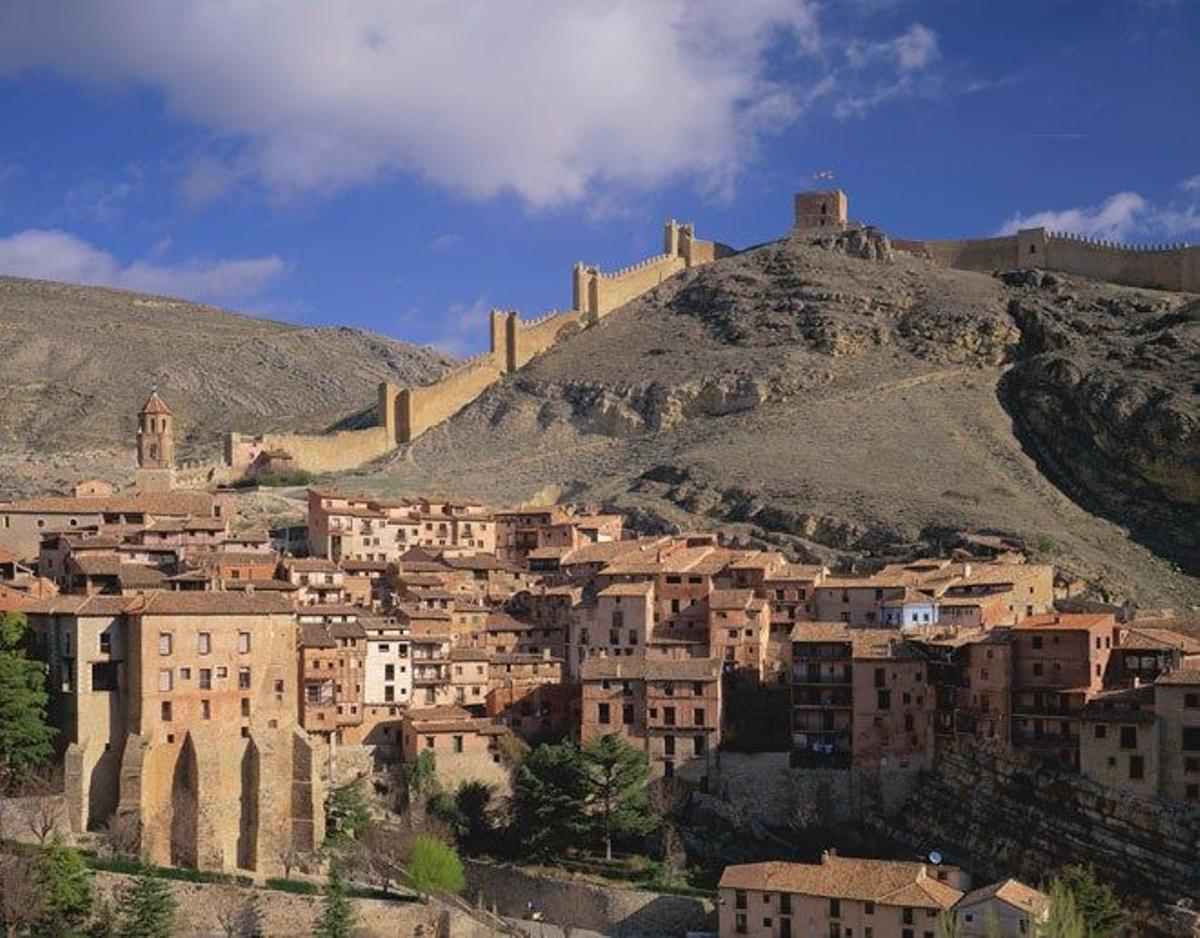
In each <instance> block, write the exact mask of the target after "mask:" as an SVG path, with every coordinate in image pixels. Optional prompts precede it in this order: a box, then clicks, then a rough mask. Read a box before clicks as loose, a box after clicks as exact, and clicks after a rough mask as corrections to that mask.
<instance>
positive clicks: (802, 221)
mask: <svg viewBox="0 0 1200 938" xmlns="http://www.w3.org/2000/svg"><path fill="white" fill-rule="evenodd" d="M849 212H850V200H849V198H847V196H846V193H844V192H843V191H842V190H841V189H830V190H828V191H827V192H797V193H796V224H795V227H796V228H831V227H832V228H844V227H845V226H846V222H847V220H848V217H849Z"/></svg>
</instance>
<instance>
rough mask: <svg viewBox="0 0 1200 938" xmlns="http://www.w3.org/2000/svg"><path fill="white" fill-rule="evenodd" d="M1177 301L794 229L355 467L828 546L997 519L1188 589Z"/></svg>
mask: <svg viewBox="0 0 1200 938" xmlns="http://www.w3.org/2000/svg"><path fill="white" fill-rule="evenodd" d="M1189 299H1190V298H1188V297H1184V296H1179V295H1173V294H1166V293H1156V292H1153V291H1145V290H1135V289H1128V288H1122V287H1116V286H1112V285H1108V284H1101V283H1095V282H1089V281H1085V280H1081V279H1073V278H1068V277H1064V276H1061V275H1057V274H1041V273H1025V272H1017V273H1009V274H1007V275H1004V276H1001V277H992V276H987V275H983V274H975V273H968V272H962V271H951V270H944V269H940V268H937V267H935V266H933V265H931V264H929V263H927V262H925V261H921V260H918V259H916V258H911V257H907V256H902V255H894V256H893V254H892V252H891V251H890V248H889V246H888V244H887V241H886V238H885V237H883V236H882V235H877V234H874V233H861V232H858V233H852V234H850V235H847V236H842V237H837V238H832V237H827V238H825V239H823V240H819V241H812V240H809V239H803V240H798V239H795V238H793V239H788V240H784V241H780V242H775V243H772V244H768V245H765V246H762V247H759V248H756V249H754V250H751V251H747V252H745V253H743V254H740V255H737V256H735V257H731V258H728V259H726V260H723V261H719V262H717V263H715V264H713V265H711V266H707V267H703V268H699V269H697V270H693V271H689V272H686V273H684V274H681V275H679V276H678V277H675V278H673V279H672V280H670V281H668V282H666V283H664V284H663V285H661V286H660V287H659V288H657V289H656V290H654V291H652V292H651V293H649V294H647V295H645V296H643V297H642V298H640V299H639V300H637V301H635V302H633V303H631V304H629V305H628V306H627V307H625V309H624V310H622V311H620V312H617V313H615V314H613V315H611V316H608V317H606V318H605V319H604V320H603V321H602V322H600V323H599V324H598V325H596V326H594V327H592V328H589V329H587V330H585V331H584V332H583V333H581V334H579V335H577V336H575V337H573V338H572V339H570V340H569V341H567V342H565V343H563V344H562V345H560V346H558V347H556V348H554V349H552V350H550V351H549V352H547V353H546V354H544V355H542V356H540V357H539V358H538V359H536V360H535V361H534V362H532V363H531V364H530V365H529V366H528V367H527V368H525V369H524V370H523V371H522V372H520V373H518V374H517V375H514V376H512V377H510V378H509V379H507V380H506V381H505V382H504V383H502V384H501V385H498V386H496V387H494V388H493V389H491V390H490V391H489V392H488V393H487V394H485V395H484V396H483V397H482V398H480V399H479V400H478V401H477V402H475V403H474V404H473V405H471V406H470V407H468V408H467V409H466V410H464V411H463V412H461V413H460V414H459V415H458V416H457V417H455V418H454V419H452V420H451V421H449V422H448V423H447V424H445V425H443V426H441V427H438V428H435V429H434V430H432V431H430V432H429V433H428V434H426V435H425V436H424V437H422V438H421V439H419V440H418V441H416V442H415V443H414V444H413V445H411V446H410V447H407V448H406V449H405V450H403V451H401V452H400V453H398V454H397V456H396V457H395V458H394V459H392V460H390V461H389V462H388V464H387V465H385V466H381V467H375V468H374V470H373V471H372V472H368V473H362V474H360V477H359V478H357V479H355V480H354V483H355V484H357V485H362V486H368V487H374V488H378V489H381V490H384V491H390V492H399V491H413V490H420V489H427V488H437V489H441V490H445V491H451V492H456V493H459V494H464V495H471V496H476V497H484V498H489V499H495V500H501V501H526V500H539V501H550V500H556V499H557V500H572V501H589V502H602V503H605V504H609V505H612V506H616V507H620V508H622V509H624V510H626V511H629V512H632V513H633V514H634V516H635V517H636V518H637V519H638V521H639V523H640V524H642V525H643V526H645V527H648V528H656V527H657V528H670V527H679V528H692V527H711V526H714V525H722V526H726V527H728V528H730V529H732V530H733V531H734V532H736V533H737V534H739V535H740V536H742V537H743V538H744V539H746V540H748V541H755V542H766V543H774V544H779V545H782V546H784V547H785V548H787V549H788V550H789V551H791V552H792V553H793V554H794V555H796V556H800V557H808V558H814V559H821V560H824V561H828V562H832V563H855V562H859V561H867V562H870V561H875V560H879V559H883V558H886V557H897V556H906V555H913V554H919V553H924V552H929V551H939V550H944V549H945V548H946V547H947V546H949V545H952V544H954V543H956V542H957V541H958V540H959V539H960V538H961V537H962V536H963V535H964V534H969V533H981V532H982V533H992V534H999V535H1003V536H1006V537H1009V538H1011V539H1013V540H1014V541H1016V542H1017V543H1020V544H1022V545H1024V546H1025V547H1026V549H1027V550H1028V551H1029V552H1030V553H1031V554H1034V555H1036V556H1038V557H1041V558H1044V559H1047V560H1053V561H1055V562H1056V563H1059V564H1060V565H1063V566H1064V567H1066V568H1067V569H1068V570H1070V571H1074V572H1077V573H1079V574H1081V575H1084V576H1086V577H1087V578H1088V579H1089V580H1090V581H1092V582H1093V583H1094V584H1095V585H1096V590H1095V592H1096V595H1099V596H1104V597H1110V598H1116V599H1125V598H1129V597H1133V598H1135V599H1137V600H1139V601H1141V602H1143V603H1148V604H1155V603H1163V602H1170V603H1175V604H1189V603H1194V602H1196V601H1197V599H1200V582H1198V581H1197V579H1195V576H1196V575H1197V574H1200V558H1198V557H1197V554H1196V536H1195V532H1196V530H1197V529H1198V525H1200V489H1198V485H1200V482H1198V477H1200V469H1198V466H1200V458H1198V457H1197V453H1198V450H1197V447H1198V446H1200V442H1198V441H1200V433H1198V420H1200V405H1198V402H1197V387H1198V381H1200V358H1198V356H1197V331H1196V330H1197V326H1196V308H1197V307H1196V305H1195V304H1194V303H1189ZM1180 567H1184V568H1185V571H1184V572H1181V571H1180V569H1179V568H1180ZM1189 574H1190V575H1189Z"/></svg>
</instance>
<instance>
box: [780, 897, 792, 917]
mask: <svg viewBox="0 0 1200 938" xmlns="http://www.w3.org/2000/svg"><path fill="white" fill-rule="evenodd" d="M779 914H780V915H791V914H792V894H791V893H790V892H783V893H780V894H779Z"/></svg>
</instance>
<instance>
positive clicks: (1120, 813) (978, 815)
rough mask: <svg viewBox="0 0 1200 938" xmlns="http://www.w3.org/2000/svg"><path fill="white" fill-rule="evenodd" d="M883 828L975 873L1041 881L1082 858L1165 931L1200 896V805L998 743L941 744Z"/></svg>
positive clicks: (1140, 913)
mask: <svg viewBox="0 0 1200 938" xmlns="http://www.w3.org/2000/svg"><path fill="white" fill-rule="evenodd" d="M880 824H881V826H882V827H883V828H884V829H885V830H886V832H887V833H888V834H890V835H892V836H898V837H899V838H900V839H902V840H904V841H907V842H908V843H910V844H911V845H912V846H913V847H914V848H916V849H918V850H920V851H922V852H926V851H928V850H931V849H938V850H940V851H942V852H943V853H944V854H945V855H946V857H947V860H948V861H949V862H952V863H957V864H959V865H961V866H964V867H965V868H967V869H969V870H971V872H972V873H974V874H976V876H977V879H978V880H979V881H983V882H986V881H990V880H993V879H996V878H999V877H1000V876H1013V875H1015V876H1019V877H1020V878H1021V879H1023V880H1025V881H1026V882H1031V883H1037V882H1043V881H1045V880H1046V879H1047V878H1048V877H1049V876H1050V875H1052V874H1053V873H1054V871H1055V870H1056V869H1058V868H1059V867H1061V866H1063V865H1066V864H1071V863H1086V864H1090V865H1091V866H1092V867H1094V868H1095V870H1096V872H1097V874H1098V875H1100V876H1101V877H1102V878H1103V879H1105V880H1106V881H1108V882H1110V883H1111V884H1112V885H1113V886H1114V888H1116V889H1117V890H1118V891H1119V892H1120V893H1121V894H1122V896H1123V897H1125V899H1126V900H1127V902H1128V903H1139V902H1141V901H1145V902H1146V903H1147V907H1146V908H1140V907H1139V908H1138V910H1137V915H1138V917H1139V918H1141V917H1152V918H1155V919H1159V921H1158V923H1157V925H1156V927H1158V928H1161V930H1162V931H1164V932H1166V933H1168V934H1174V933H1176V932H1174V931H1173V930H1172V926H1171V925H1170V922H1171V920H1172V919H1171V916H1172V913H1171V909H1172V908H1173V907H1174V906H1175V905H1176V904H1177V903H1178V902H1179V901H1180V900H1181V899H1185V900H1188V899H1190V900H1191V903H1192V905H1193V906H1195V905H1197V904H1200V876H1198V875H1197V873H1198V871H1200V866H1198V862H1200V860H1198V858H1200V811H1197V810H1196V809H1195V808H1192V807H1189V806H1187V805H1184V804H1178V803H1173V802H1168V801H1164V800H1160V799H1156V798H1143V797H1139V796H1137V795H1133V794H1129V793H1126V792H1124V791H1122V790H1120V789H1116V788H1112V787H1107V786H1103V785H1100V784H1098V783H1096V782H1092V781H1090V780H1088V779H1086V778H1083V777H1081V776H1078V775H1073V774H1069V773H1065V772H1061V771H1058V770H1055V769H1052V768H1049V767H1046V766H1043V765H1039V764H1036V763H1033V762H1030V761H1026V760H1024V759H1020V758H1018V757H1016V756H1014V755H1011V754H1007V753H1004V752H1001V751H993V750H985V749H982V748H980V747H963V748H960V749H955V748H950V749H948V750H947V751H945V752H944V753H942V754H941V755H940V756H939V758H938V761H937V763H936V764H935V766H934V767H933V768H932V769H931V770H930V771H929V772H928V773H927V774H926V775H925V776H924V777H923V778H922V782H921V786H920V789H919V791H918V792H917V793H916V794H914V795H913V796H912V798H911V799H910V800H909V802H908V803H907V804H906V805H905V808H904V810H903V811H902V812H901V813H900V814H899V815H898V816H897V817H896V819H895V820H894V821H888V822H880Z"/></svg>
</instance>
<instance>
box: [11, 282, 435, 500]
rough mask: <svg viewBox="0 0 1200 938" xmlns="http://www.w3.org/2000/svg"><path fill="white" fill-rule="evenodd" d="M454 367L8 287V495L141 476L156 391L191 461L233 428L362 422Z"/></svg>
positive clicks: (385, 347) (147, 299)
mask: <svg viewBox="0 0 1200 938" xmlns="http://www.w3.org/2000/svg"><path fill="white" fill-rule="evenodd" d="M449 364H450V360H449V359H448V358H446V357H445V356H443V355H441V354H439V353H437V352H435V351H432V350H430V349H425V348H418V347H415V346H412V345H407V344H405V343H402V342H396V341H394V340H392V339H387V338H384V337H382V336H378V335H372V334H370V333H367V332H362V331H360V330H357V329H346V328H332V329H314V328H302V327H299V326H293V325H288V324H285V323H280V322H272V321H270V320H266V319H257V318H252V317H249V316H242V315H238V314H235V313H229V312H226V311H224V310H220V309H215V308H213V307H210V306H199V305H196V304H194V303H187V302H184V301H181V300H173V299H166V298H163V297H154V296H142V295H139V294H134V293H125V292H121V291H117V290H107V289H101V288H97V287H79V286H70V285H66V284H59V283H47V282H43V281H35V280H23V279H17V278H12V277H0V454H2V455H0V468H2V469H4V471H5V476H6V478H5V481H4V483H3V484H0V494H3V495H11V494H14V493H15V492H25V491H32V490H37V489H44V488H46V487H51V486H53V485H55V484H56V483H60V482H62V481H69V480H70V479H71V478H72V477H74V476H77V475H79V474H90V473H106V474H111V473H113V472H117V473H118V474H119V473H120V472H121V471H127V470H128V468H129V466H130V463H131V455H130V454H131V453H132V446H133V434H134V428H135V422H134V414H135V412H136V411H137V408H138V407H139V405H140V404H141V403H142V401H143V400H145V398H146V395H147V394H148V393H149V391H150V389H151V388H153V387H157V388H158V390H159V392H160V393H161V394H162V396H163V397H164V398H165V399H166V400H167V402H168V403H169V404H170V405H171V407H172V409H173V410H174V411H175V413H176V416H177V422H178V425H179V428H180V432H181V434H182V438H181V439H180V440H179V449H180V455H181V456H182V457H184V458H187V457H191V456H208V455H213V454H216V453H217V452H219V445H220V440H221V435H222V434H223V433H224V432H225V431H226V430H228V429H231V428H233V429H242V430H247V431H259V430H266V429H275V428H278V429H296V430H320V429H323V428H325V427H328V426H330V425H333V424H335V423H338V422H341V421H345V420H351V421H353V420H354V419H355V414H356V412H358V411H361V410H362V409H363V408H364V407H367V408H369V407H370V406H371V403H372V402H373V401H374V399H375V394H376V386H377V385H378V382H379V381H381V380H383V379H385V378H386V379H390V380H393V381H396V382H398V383H401V384H411V383H424V382H427V381H431V380H433V379H434V378H435V377H437V375H438V374H440V373H441V372H442V371H443V370H444V369H445V368H446V367H447V366H448V365H449Z"/></svg>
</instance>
